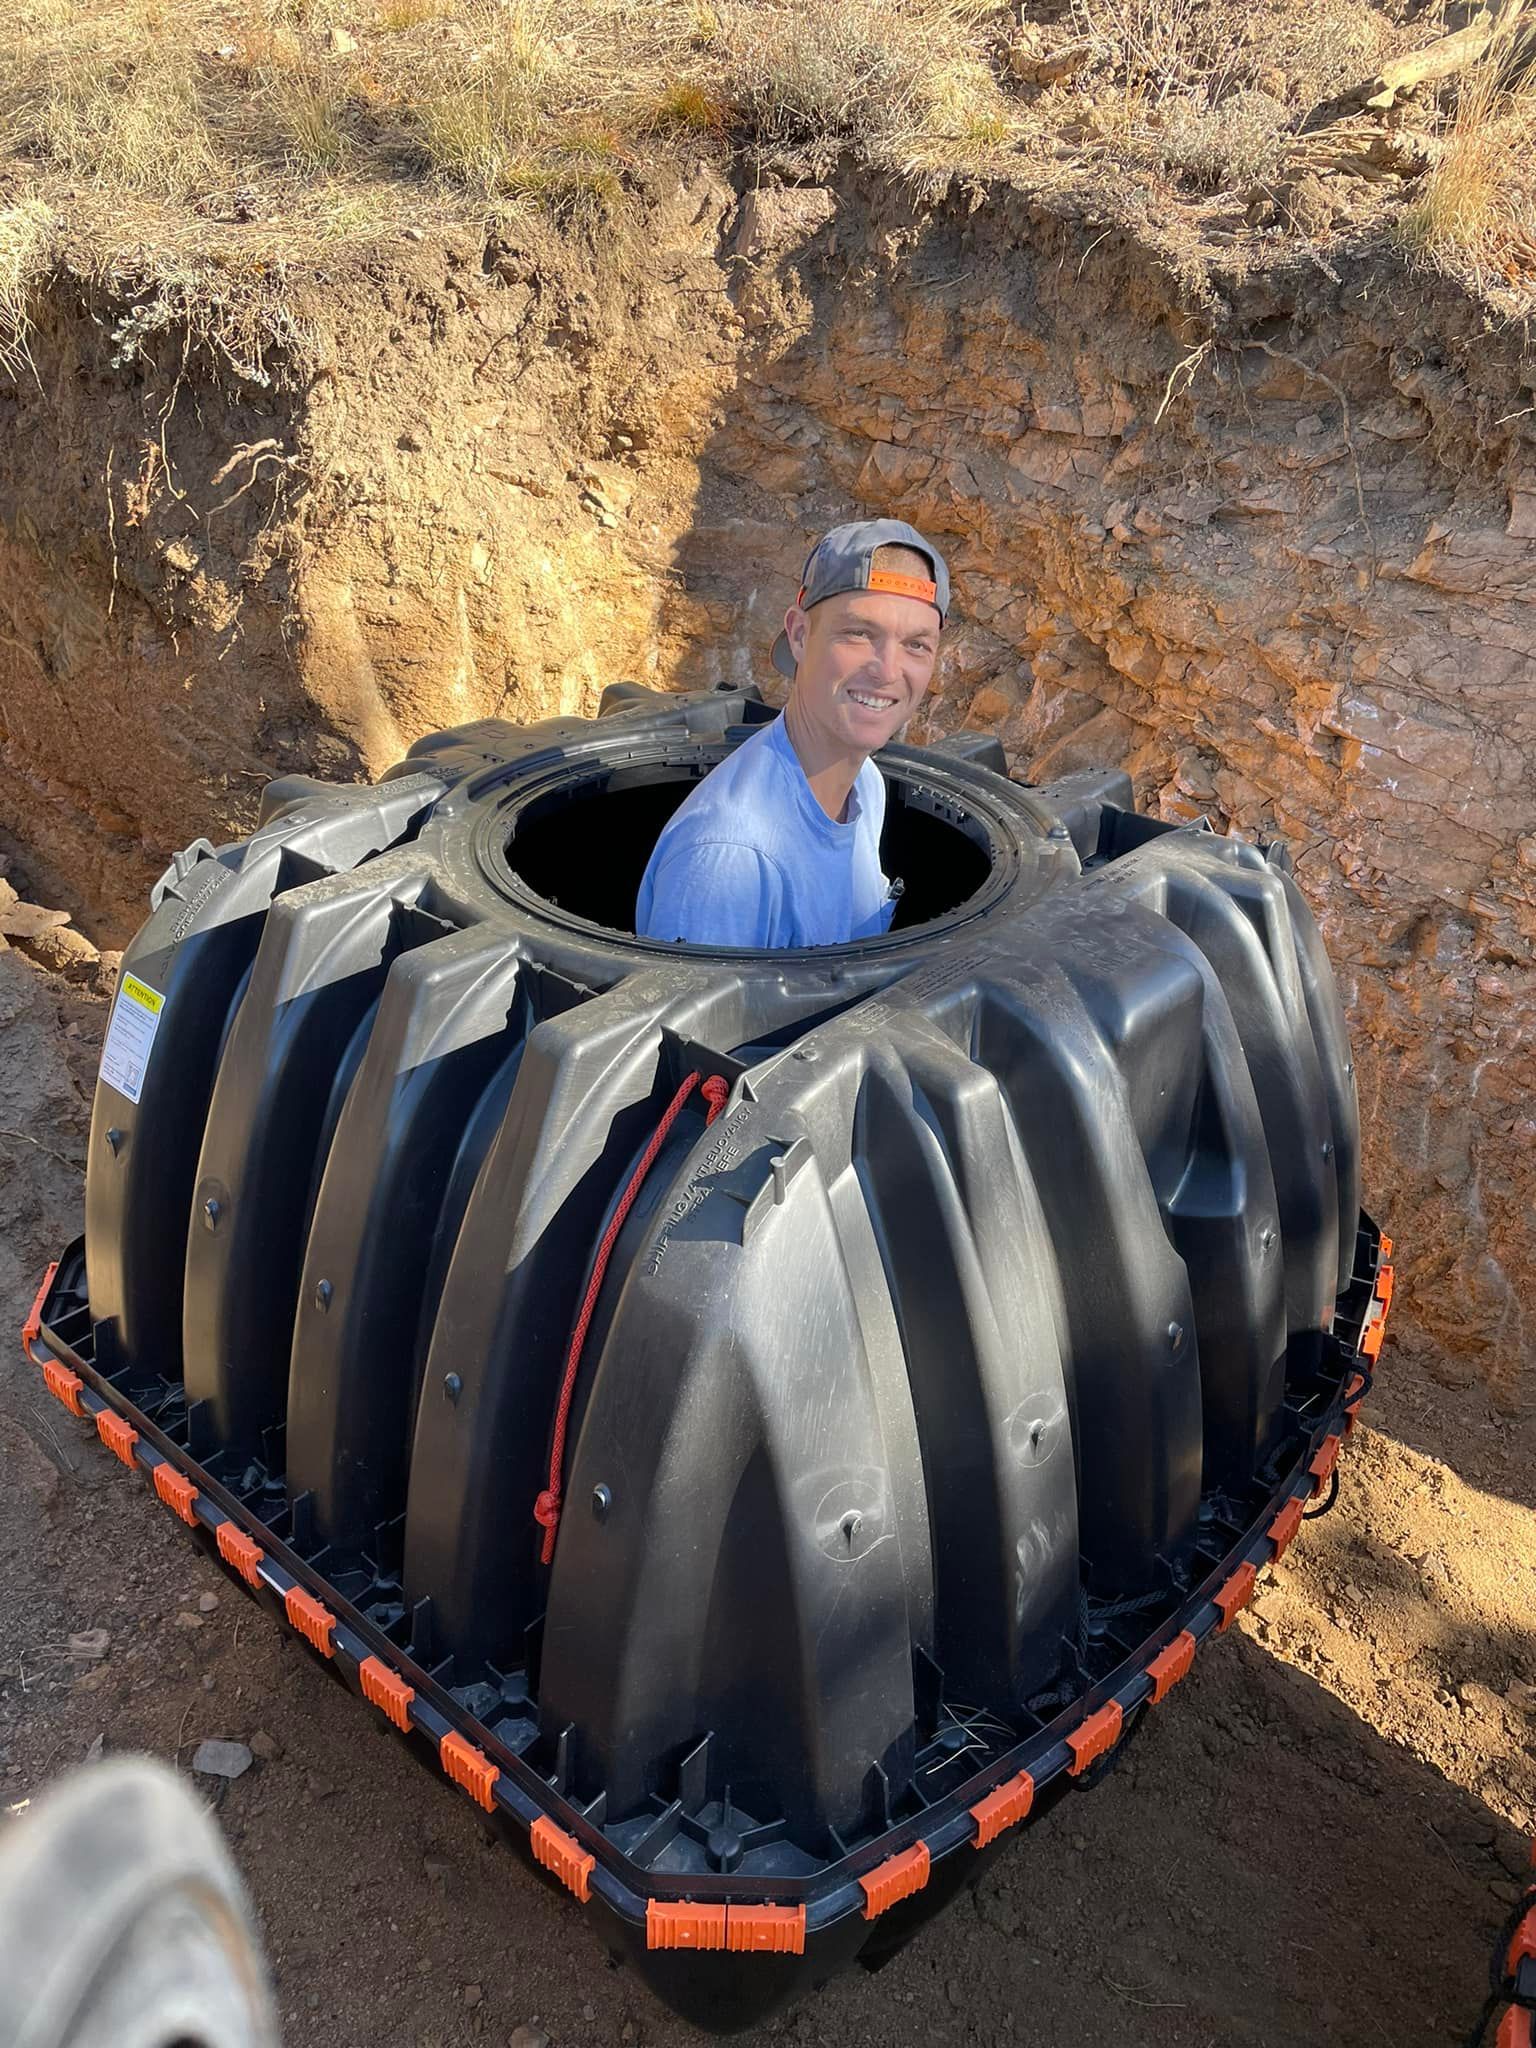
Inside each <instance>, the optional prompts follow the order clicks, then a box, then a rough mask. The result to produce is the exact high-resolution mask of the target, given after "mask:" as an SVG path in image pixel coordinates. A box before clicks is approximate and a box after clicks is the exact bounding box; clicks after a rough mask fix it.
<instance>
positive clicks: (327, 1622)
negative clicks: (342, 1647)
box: [283, 1586, 336, 1657]
mask: <svg viewBox="0 0 1536 2048" xmlns="http://www.w3.org/2000/svg"><path fill="white" fill-rule="evenodd" d="M283 1607H284V1609H285V1610H286V1612H287V1615H288V1620H289V1622H290V1624H291V1625H292V1626H293V1627H294V1628H296V1629H297V1630H298V1632H299V1634H300V1635H301V1636H302V1637H303V1638H304V1640H305V1642H306V1643H312V1644H313V1645H314V1647H315V1648H316V1649H317V1650H318V1651H319V1652H320V1654H321V1656H322V1657H334V1656H335V1654H336V1645H335V1643H333V1642H332V1640H331V1638H332V1636H333V1635H334V1634H335V1631H336V1617H335V1615H334V1614H332V1612H331V1610H330V1609H329V1607H325V1606H322V1605H321V1603H320V1602H319V1601H318V1600H317V1599H316V1598H315V1596H314V1594H313V1593H306V1592H305V1590H304V1588H303V1587H302V1586H290V1587H289V1588H288V1590H287V1592H286V1593H285V1594H284V1595H283Z"/></svg>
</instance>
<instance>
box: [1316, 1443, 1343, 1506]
mask: <svg viewBox="0 0 1536 2048" xmlns="http://www.w3.org/2000/svg"><path fill="white" fill-rule="evenodd" d="M1343 1441H1344V1439H1343V1437H1341V1436H1328V1437H1324V1439H1323V1442H1322V1447H1321V1449H1320V1450H1319V1451H1318V1454H1317V1456H1316V1457H1315V1458H1314V1459H1313V1460H1312V1462H1311V1464H1310V1465H1309V1466H1308V1467H1307V1470H1308V1471H1309V1472H1310V1473H1311V1475H1312V1493H1313V1497H1314V1499H1315V1498H1316V1496H1317V1495H1318V1494H1320V1493H1321V1492H1322V1490H1323V1488H1324V1487H1325V1486H1326V1485H1327V1484H1328V1481H1329V1480H1330V1479H1331V1478H1332V1477H1333V1468H1334V1466H1335V1465H1336V1464H1337V1463H1338V1462H1339V1446H1340V1444H1341V1443H1343Z"/></svg>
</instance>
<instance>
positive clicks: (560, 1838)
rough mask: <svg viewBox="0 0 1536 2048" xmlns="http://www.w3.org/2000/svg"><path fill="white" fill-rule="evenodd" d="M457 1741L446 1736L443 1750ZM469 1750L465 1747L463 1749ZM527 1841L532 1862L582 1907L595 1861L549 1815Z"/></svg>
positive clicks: (539, 1821)
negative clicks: (541, 1866) (554, 1878)
mask: <svg viewBox="0 0 1536 2048" xmlns="http://www.w3.org/2000/svg"><path fill="white" fill-rule="evenodd" d="M458 1739H459V1738H458V1737H456V1736H451V1735H445V1736H444V1737H443V1742H444V1745H445V1746H446V1745H447V1744H448V1743H449V1742H453V1741H457V1740H458ZM468 1747H469V1745H468V1744H467V1743H466V1744H465V1748H466V1749H467V1748H468ZM476 1754H477V1755H478V1754H479V1752H478V1751H477V1752H476ZM448 1775H449V1777H450V1778H451V1777H452V1776H453V1772H452V1771H449V1773H448ZM487 1803H489V1802H487ZM528 1840H529V1843H530V1845H531V1846H532V1849H533V1860H534V1862H535V1863H541V1864H543V1866H544V1868H545V1869H546V1870H549V1871H552V1872H553V1873H554V1875H555V1876H556V1877H558V1878H559V1880H560V1882H561V1883H562V1884H563V1885H564V1886H565V1888H566V1890H567V1891H569V1892H574V1893H575V1894H576V1896H577V1898H578V1899H580V1900H581V1903H582V1904H583V1905H585V1904H586V1903H587V1900H588V1899H589V1898H591V1896H592V1872H593V1870H594V1869H595V1867H596V1864H597V1858H596V1857H595V1856H592V1855H589V1854H588V1853H587V1851H586V1850H585V1849H583V1848H582V1846H581V1844H580V1843H579V1842H578V1841H577V1840H576V1838H575V1836H574V1835H568V1834H567V1833H566V1832H565V1830H564V1828H557V1827H556V1826H555V1824H554V1822H553V1821H552V1820H551V1819H550V1818H549V1816H548V1814H540V1815H539V1818H538V1819H537V1820H536V1821H535V1822H534V1824H533V1826H532V1827H531V1828H530V1829H529V1830H528Z"/></svg>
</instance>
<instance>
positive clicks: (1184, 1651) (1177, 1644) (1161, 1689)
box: [1147, 1628, 1195, 1707]
mask: <svg viewBox="0 0 1536 2048" xmlns="http://www.w3.org/2000/svg"><path fill="white" fill-rule="evenodd" d="M1194 1661H1195V1639H1194V1637H1193V1636H1192V1635H1191V1634H1190V1632H1189V1630H1188V1629H1187V1628H1185V1629H1180V1631H1179V1633H1178V1634H1177V1635H1176V1636H1175V1637H1174V1639H1173V1641H1172V1642H1171V1643H1170V1644H1169V1645H1168V1647H1167V1649H1166V1650H1161V1651H1159V1652H1158V1654H1157V1656H1155V1657H1154V1658H1153V1659H1152V1661H1151V1663H1150V1664H1149V1665H1148V1666H1147V1676H1148V1678H1150V1679H1151V1681H1152V1705H1153V1706H1154V1707H1155V1706H1156V1705H1157V1703H1158V1701H1159V1700H1165V1699H1167V1697H1168V1695H1169V1693H1171V1692H1172V1691H1173V1688H1174V1687H1175V1686H1176V1685H1177V1684H1178V1682H1179V1680H1180V1679H1181V1678H1187V1677H1188V1676H1189V1673H1190V1669H1191V1667H1192V1665H1193V1664H1194Z"/></svg>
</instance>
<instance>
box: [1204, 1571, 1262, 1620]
mask: <svg viewBox="0 0 1536 2048" xmlns="http://www.w3.org/2000/svg"><path fill="white" fill-rule="evenodd" d="M1258 1577H1259V1574H1258V1568H1257V1567H1256V1566H1254V1565H1251V1564H1240V1565H1239V1566H1238V1568H1237V1570H1236V1571H1235V1572H1234V1573H1233V1574H1232V1576H1231V1578H1230V1579H1228V1581H1227V1583H1226V1584H1225V1585H1224V1586H1223V1587H1222V1588H1221V1590H1220V1591H1219V1592H1218V1593H1217V1594H1216V1596H1215V1599H1216V1605H1217V1606H1218V1607H1219V1608H1220V1609H1221V1620H1220V1621H1219V1622H1217V1624H1216V1633H1217V1634H1218V1635H1225V1633H1226V1632H1227V1630H1228V1629H1229V1628H1230V1627H1231V1626H1232V1624H1233V1622H1234V1621H1235V1620H1236V1619H1237V1616H1238V1612H1239V1610H1240V1609H1242V1608H1244V1607H1246V1606H1247V1605H1248V1602H1249V1601H1250V1600H1251V1599H1252V1598H1253V1589H1254V1586H1255V1585H1256V1584H1257V1583H1258Z"/></svg>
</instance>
